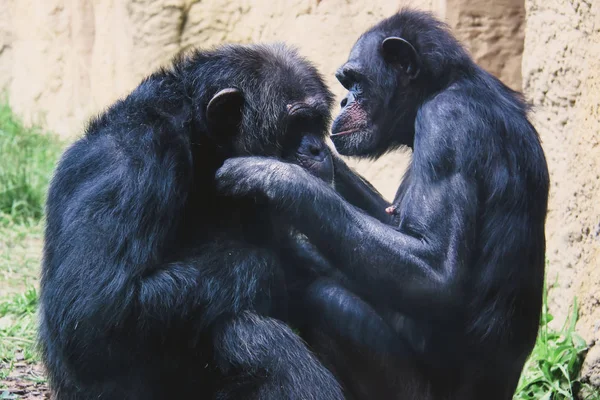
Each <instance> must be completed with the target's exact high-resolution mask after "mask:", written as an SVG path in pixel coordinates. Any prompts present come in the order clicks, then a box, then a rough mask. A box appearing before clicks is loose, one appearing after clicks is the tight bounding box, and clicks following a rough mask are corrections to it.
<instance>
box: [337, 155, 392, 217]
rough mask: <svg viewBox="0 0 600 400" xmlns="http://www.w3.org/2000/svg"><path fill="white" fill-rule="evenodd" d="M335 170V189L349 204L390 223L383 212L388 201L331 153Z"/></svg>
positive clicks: (387, 215)
mask: <svg viewBox="0 0 600 400" xmlns="http://www.w3.org/2000/svg"><path fill="white" fill-rule="evenodd" d="M331 157H332V159H333V165H334V170H335V181H334V183H335V190H336V191H337V192H338V193H339V194H341V195H342V197H343V198H344V199H345V200H346V201H348V202H349V203H350V204H352V205H354V206H356V207H358V208H360V209H361V210H363V211H365V212H366V213H367V214H369V215H370V216H372V217H374V218H377V219H378V220H380V221H381V222H384V223H391V222H392V221H393V218H392V217H391V216H390V215H389V214H388V213H386V212H385V210H386V208H387V207H389V206H390V203H389V202H388V201H387V200H385V199H384V198H383V196H381V194H380V193H379V192H378V191H377V189H375V188H374V187H373V185H371V184H370V183H369V182H368V181H367V180H366V179H365V178H363V177H362V176H360V175H359V174H357V173H356V172H355V171H353V170H352V169H351V168H350V167H348V165H346V163H344V161H343V160H342V159H341V158H340V157H338V156H336V155H335V154H332V156H331Z"/></svg>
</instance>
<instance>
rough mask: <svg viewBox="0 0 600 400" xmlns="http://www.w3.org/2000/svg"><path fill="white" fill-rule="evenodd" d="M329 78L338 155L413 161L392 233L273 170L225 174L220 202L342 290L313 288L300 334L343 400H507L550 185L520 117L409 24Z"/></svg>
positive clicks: (440, 32)
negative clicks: (274, 235) (402, 149)
mask: <svg viewBox="0 0 600 400" xmlns="http://www.w3.org/2000/svg"><path fill="white" fill-rule="evenodd" d="M337 77H338V79H339V81H340V82H341V83H342V84H343V85H344V86H345V87H346V88H347V89H348V91H349V93H348V95H347V96H346V98H345V99H344V100H343V101H342V111H341V113H340V115H339V116H338V117H337V119H336V120H335V122H334V124H333V128H332V131H333V134H332V136H333V140H334V142H335V145H336V147H337V148H338V149H339V151H340V152H341V153H342V154H347V155H358V156H366V157H372V158H376V157H378V156H380V155H381V154H383V153H385V152H387V151H389V150H391V149H394V148H396V147H399V146H408V147H410V148H411V149H412V151H413V157H412V162H411V164H410V166H409V169H408V171H407V172H406V175H405V177H404V179H403V181H402V183H401V185H400V187H399V189H398V192H397V194H396V198H395V200H394V203H393V207H392V209H394V208H395V211H393V213H394V214H395V215H393V216H392V218H393V220H394V221H393V222H394V225H393V226H390V225H389V224H386V223H384V222H385V218H381V216H377V217H378V219H380V220H383V221H384V222H380V221H379V220H377V219H374V218H373V217H372V216H369V215H366V214H365V213H364V212H363V211H361V210H359V209H358V208H355V207H354V206H352V205H350V204H348V203H347V202H346V201H344V199H343V198H342V197H341V196H340V195H339V194H338V193H336V192H335V191H334V190H332V189H331V188H330V187H328V186H327V185H325V184H324V183H323V182H321V181H319V180H316V179H314V178H312V177H311V176H309V174H308V173H306V172H305V171H302V170H301V169H300V168H298V167H297V166H294V165H289V164H283V163H280V162H277V161H275V160H268V159H261V158H237V159H231V160H228V161H226V163H225V164H224V166H223V167H222V168H221V169H220V170H219V172H218V174H217V182H218V185H219V190H221V192H222V193H225V194H229V195H232V196H234V197H242V196H251V197H260V198H262V199H263V201H266V202H267V204H268V205H269V206H271V207H274V208H275V209H277V210H279V212H280V213H281V215H282V216H283V217H285V218H286V219H287V220H288V221H289V222H290V223H291V224H293V225H295V226H296V227H297V228H298V229H299V230H300V231H301V232H303V233H304V234H305V235H306V236H307V237H308V239H309V240H310V241H311V242H312V243H313V244H314V245H315V246H316V247H317V248H318V249H319V250H320V251H321V252H322V253H323V255H324V256H325V257H326V258H327V259H328V260H329V261H331V262H332V263H333V265H334V266H336V267H337V268H339V270H340V271H341V272H342V273H343V274H344V275H345V277H346V278H347V280H348V281H350V283H351V285H352V288H351V290H350V291H348V290H347V289H346V288H345V287H344V285H340V284H337V283H335V281H328V280H326V279H321V280H318V281H317V282H315V284H314V285H313V287H312V289H311V291H309V295H308V297H307V300H306V305H307V307H308V306H312V307H316V308H313V312H312V315H317V314H318V313H321V315H322V318H321V319H315V318H313V320H312V321H309V322H312V324H313V328H312V331H311V330H309V331H308V333H305V335H306V338H307V340H308V341H309V343H311V344H312V345H313V346H315V348H316V349H317V350H318V352H319V353H321V354H323V356H324V359H325V360H326V361H327V363H329V365H330V366H331V368H332V369H333V370H334V372H335V373H336V375H337V376H338V377H339V378H340V379H341V380H342V382H343V384H344V385H345V386H346V388H347V389H348V390H349V392H350V393H351V394H352V395H353V397H355V398H362V399H396V398H397V399H463V400H466V399H488V400H489V399H504V400H506V399H510V398H511V396H512V394H513V392H514V390H515V387H516V384H517V381H518V379H519V374H520V372H521V369H522V367H523V364H524V362H525V360H526V358H527V356H528V354H529V353H530V351H531V349H532V347H533V345H534V341H535V337H536V333H537V329H538V322H539V314H540V307H541V301H542V286H543V278H544V251H545V238H544V224H545V217H546V210H547V199H548V186H549V184H548V171H547V165H546V161H545V158H544V154H543V151H542V147H541V145H540V141H539V138H538V135H537V133H536V131H535V129H534V128H533V126H532V125H531V124H530V123H529V121H528V119H527V111H528V108H527V106H526V105H525V103H524V102H523V100H522V98H521V96H520V95H519V94H517V93H515V92H514V91H512V90H510V89H509V88H507V87H506V86H505V85H503V84H502V83H501V82H500V81H498V80H497V79H496V78H494V77H493V76H491V75H490V74H489V73H487V72H485V71H484V70H482V69H481V68H480V67H478V66H477V65H476V64H475V63H474V62H473V61H472V59H471V58H470V57H469V55H468V54H467V53H466V52H465V50H463V47H462V46H461V45H460V44H459V43H458V42H457V40H456V39H455V38H454V37H453V36H452V35H451V34H450V33H449V32H448V30H447V28H446V26H445V25H444V24H442V23H441V22H439V21H437V20H436V19H434V18H433V17H432V16H430V15H429V14H426V13H422V12H417V11H410V10H404V11H401V12H400V13H398V14H397V15H394V16H392V17H391V18H389V19H386V20H384V21H382V22H381V23H379V24H378V25H376V26H375V27H373V28H372V29H370V30H369V31H368V32H366V33H365V34H363V35H362V36H361V37H360V39H359V40H358V41H357V43H356V44H355V46H354V48H353V49H352V52H351V54H350V57H349V60H348V61H347V63H346V64H344V65H343V66H342V67H341V68H340V69H339V72H338V74H337ZM355 182H356V183H357V184H358V183H361V182H360V181H358V180H355ZM348 184H349V181H347V182H346V185H348ZM357 192H359V191H356V193H357ZM353 200H354V203H355V206H359V207H360V208H363V210H368V209H373V207H376V206H377V203H379V204H381V203H382V200H381V199H377V196H373V195H372V194H371V195H370V199H369V198H368V196H366V197H364V198H363V199H362V203H363V204H362V205H360V204H356V203H358V201H357V200H356V198H354V199H353ZM365 204H367V205H368V204H372V205H373V207H367V206H365ZM358 296H360V297H361V298H362V300H364V302H362V303H361V298H358ZM314 310H317V311H314ZM309 328H310V326H309Z"/></svg>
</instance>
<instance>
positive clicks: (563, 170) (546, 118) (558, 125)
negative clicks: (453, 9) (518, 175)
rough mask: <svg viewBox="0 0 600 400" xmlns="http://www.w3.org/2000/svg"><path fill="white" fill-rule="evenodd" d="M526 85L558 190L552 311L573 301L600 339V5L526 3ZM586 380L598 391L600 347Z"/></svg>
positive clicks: (572, 0)
mask: <svg viewBox="0 0 600 400" xmlns="http://www.w3.org/2000/svg"><path fill="white" fill-rule="evenodd" d="M525 4H526V11H527V26H526V30H525V32H526V34H525V51H524V56H523V87H524V90H525V93H526V94H527V96H528V97H529V98H530V99H531V101H532V102H533V104H534V106H535V107H536V113H535V124H536V126H537V128H538V131H539V132H540V135H541V137H542V141H543V144H544V148H545V151H546V156H547V158H548V164H549V167H550V172H551V179H552V186H551V198H550V206H549V209H550V210H549V214H548V226H547V229H546V232H547V233H546V236H547V241H548V251H547V257H548V260H549V268H548V273H547V277H548V281H549V283H552V282H553V281H554V280H555V279H556V282H557V286H556V287H555V288H553V289H551V292H550V295H551V296H550V298H551V307H552V310H553V311H554V313H555V314H557V315H558V318H557V321H563V320H564V317H565V314H566V312H567V311H568V307H569V305H570V304H571V303H572V300H573V298H574V296H577V298H578V301H579V307H580V320H579V323H578V330H579V332H580V333H581V334H582V335H583V336H584V337H585V339H587V340H588V342H589V343H590V344H592V345H593V344H594V343H595V342H597V341H599V340H600V3H598V2H597V1H588V0H526V3H525ZM583 375H584V376H585V377H586V378H588V379H589V380H590V381H591V382H592V383H593V384H595V385H596V386H600V342H599V343H598V345H596V346H594V347H592V348H591V350H590V352H589V353H588V356H587V360H586V363H585V366H584V371H583Z"/></svg>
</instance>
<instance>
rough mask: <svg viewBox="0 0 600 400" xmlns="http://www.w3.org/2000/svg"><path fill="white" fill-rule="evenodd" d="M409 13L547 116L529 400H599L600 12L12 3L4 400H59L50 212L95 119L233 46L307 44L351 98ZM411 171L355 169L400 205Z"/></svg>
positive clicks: (165, 1)
mask: <svg viewBox="0 0 600 400" xmlns="http://www.w3.org/2000/svg"><path fill="white" fill-rule="evenodd" d="M407 5H408V6H411V7H415V8H420V9H425V10H431V11H432V12H434V13H435V14H436V15H438V16H439V17H441V18H442V19H444V20H445V21H447V23H448V24H449V25H450V27H451V28H452V30H453V31H454V32H455V34H456V36H457V37H458V38H459V39H460V40H461V41H462V42H463V43H464V44H465V46H466V47H467V48H468V49H469V50H470V52H471V54H472V55H473V57H474V58H475V60H476V61H477V62H478V63H479V64H480V65H481V66H483V67H484V68H486V69H487V70H489V71H490V72H492V73H493V74H495V75H496V76H497V77H499V78H500V79H501V80H503V81H504V82H505V83H506V84H507V85H508V86H510V87H511V88H513V89H515V90H519V91H523V92H524V94H525V96H526V98H527V99H528V100H529V101H530V102H531V103H532V104H533V105H534V106H535V112H534V114H533V115H532V118H533V121H534V124H535V125H536V127H537V129H538V131H539V133H540V135H541V137H542V141H543V145H544V148H545V151H546V156H547V159H548V164H549V167H550V171H551V174H552V175H551V179H552V189H551V200H550V206H549V208H550V209H549V214H548V224H547V240H548V246H547V259H548V269H547V286H548V289H549V297H548V301H547V305H548V307H549V309H548V314H545V316H544V318H543V319H542V321H541V324H542V333H544V332H546V335H545V336H544V337H541V339H540V340H538V347H536V351H535V352H534V356H533V357H532V360H531V361H530V363H529V364H528V367H527V370H526V374H525V375H526V377H525V378H524V379H523V380H522V382H521V386H520V391H519V392H518V394H517V397H518V398H524V399H525V398H531V399H533V398H536V399H537V398H542V397H543V396H549V397H545V398H547V399H563V398H565V399H566V398H572V397H574V396H575V395H574V394H573V391H575V392H576V391H577V390H578V388H580V387H583V388H584V390H583V391H582V394H581V396H582V397H584V396H589V397H586V398H600V397H598V396H599V395H598V394H597V392H595V390H594V389H593V388H594V387H600V343H599V344H598V345H597V346H594V343H595V341H598V340H600V265H599V264H600V196H599V195H600V120H599V117H600V0H412V1H389V0H388V1H383V0H301V1H286V0H255V1H250V0H237V1H234V0H231V1H222V0H201V1H200V0H0V91H1V92H2V93H3V97H2V98H1V99H0V235H1V236H0V399H9V398H10V399H13V398H45V397H44V396H46V395H47V394H46V391H45V386H44V378H43V372H42V371H40V370H39V367H38V366H37V356H36V355H35V351H34V350H33V347H32V343H33V338H34V330H35V317H34V313H35V307H36V304H37V303H36V301H37V295H36V287H37V273H38V268H39V259H40V249H41V243H42V235H41V232H42V229H43V209H42V204H43V201H44V200H43V199H44V195H45V190H46V186H47V181H48V178H49V177H50V175H51V171H52V168H53V165H54V163H55V162H56V159H57V157H58V156H59V154H60V152H61V151H62V149H63V148H64V146H66V145H68V143H69V142H70V141H72V140H73V139H74V138H76V137H77V136H78V135H80V134H81V133H82V131H83V127H84V125H85V122H86V121H87V120H88V119H89V118H90V116H93V115H94V114H96V113H98V112H100V111H101V110H103V109H104V108H105V107H107V106H108V105H109V104H111V103H112V102H114V101H115V100H116V99H118V98H119V97H121V96H124V95H125V94H127V93H128V92H129V91H130V90H132V89H133V88H134V87H135V86H136V85H137V84H138V83H139V81H140V80H141V79H142V78H143V77H144V76H146V75H147V74H149V73H150V72H152V71H153V70H155V69H156V68H158V67H160V66H162V65H165V64H167V63H168V62H169V60H170V59H171V58H172V57H173V56H175V55H177V54H179V53H181V52H183V51H186V50H187V49H190V48H193V47H209V46H214V45H218V44H220V43H226V42H233V43H250V42H272V41H285V42H288V43H290V44H293V45H296V46H297V47H299V48H300V51H301V53H302V54H303V55H304V56H306V57H307V58H309V59H310V60H311V61H313V62H315V63H316V64H317V66H318V67H319V68H320V70H321V71H322V73H323V74H324V76H325V77H326V78H327V80H328V82H329V84H330V85H331V88H332V89H333V90H334V92H335V93H336V95H337V96H338V100H340V99H341V94H342V93H343V88H342V87H341V85H339V84H338V83H337V82H336V81H335V78H334V71H335V70H336V68H337V67H338V66H340V65H341V64H342V63H343V62H344V61H345V59H346V57H347V55H348V52H349V50H350V48H351V47H352V44H353V43H354V41H355V40H356V39H357V38H358V36H359V35H360V33H362V32H363V31H364V30H365V29H367V28H368V27H369V26H371V25H372V24H374V23H376V22H377V21H379V20H381V19H382V18H385V17H387V16H389V15H391V14H392V13H394V12H395V11H397V10H398V9H399V8H400V7H402V6H407ZM407 157H408V155H407V154H406V153H402V152H400V153H397V154H390V155H387V156H385V157H384V158H382V159H381V160H379V161H378V162H376V163H370V162H366V161H361V162H355V161H352V162H351V163H352V164H353V165H354V166H355V167H356V168H357V169H358V170H359V171H360V172H361V173H363V174H364V175H365V176H366V177H367V178H368V179H369V180H370V181H371V182H372V183H373V184H374V185H375V186H376V187H377V188H378V189H379V190H380V191H381V192H382V193H383V194H384V195H385V196H387V197H388V198H390V199H391V198H392V197H393V195H394V192H395V189H396V188H397V186H398V183H399V181H400V179H401V176H402V173H403V169H404V167H405V165H406V161H407ZM550 314H552V315H554V320H553V321H550V320H551V319H552V318H551V317H550ZM575 321H577V324H576V325H575ZM565 322H566V324H565ZM574 330H575V331H576V333H575V332H573V331H574ZM580 382H583V384H582V383H580ZM582 385H583V386H582ZM3 396H4V397H3ZM36 396H37V397H36ZM594 396H595V397H594Z"/></svg>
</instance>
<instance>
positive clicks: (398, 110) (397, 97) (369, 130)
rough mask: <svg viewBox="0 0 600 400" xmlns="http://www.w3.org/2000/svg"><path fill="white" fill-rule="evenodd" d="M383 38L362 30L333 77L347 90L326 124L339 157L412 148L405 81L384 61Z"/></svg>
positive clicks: (412, 108)
mask: <svg viewBox="0 0 600 400" xmlns="http://www.w3.org/2000/svg"><path fill="white" fill-rule="evenodd" d="M385 39H386V36H385V35H383V34H381V33H378V32H368V33H366V34H365V35H364V36H362V37H361V38H360V39H359V40H358V41H357V43H356V44H355V45H354V47H353V48H352V51H351V52H350V56H349V58H348V61H347V62H346V63H345V64H344V65H342V66H341V67H340V68H339V69H338V71H337V73H336V78H337V79H338V80H339V81H340V83H341V84H342V85H343V86H344V87H345V88H346V89H347V90H348V93H347V95H346V97H344V99H343V100H342V102H341V107H342V109H341V111H340V113H339V114H338V116H337V118H336V119H335V121H334V123H333V126H332V133H331V139H332V140H333V142H334V144H335V146H336V148H337V150H338V151H339V153H340V154H343V155H349V156H362V157H375V158H376V157H379V156H381V155H382V154H384V153H386V152H387V151H389V150H392V149H393V148H396V147H398V146H400V145H408V146H410V145H412V138H411V135H412V130H413V126H414V119H413V120H412V121H411V120H410V116H411V115H414V111H415V108H416V107H415V106H414V105H412V104H411V101H410V96H409V93H408V85H409V84H410V79H409V78H408V75H407V74H406V71H405V69H404V68H403V67H402V65H400V64H399V63H395V62H393V61H391V58H390V57H387V55H386V54H385V50H384V48H383V46H382V42H383V41H384V40H385Z"/></svg>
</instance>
